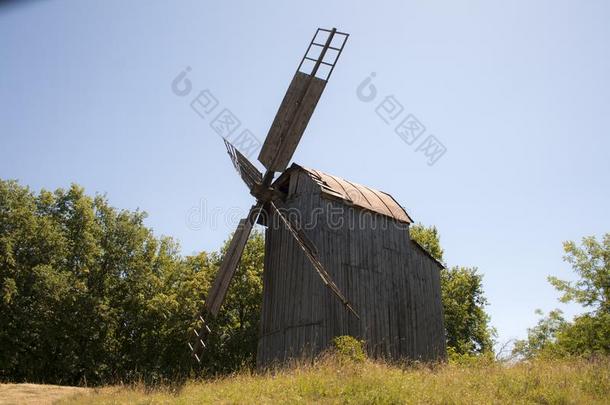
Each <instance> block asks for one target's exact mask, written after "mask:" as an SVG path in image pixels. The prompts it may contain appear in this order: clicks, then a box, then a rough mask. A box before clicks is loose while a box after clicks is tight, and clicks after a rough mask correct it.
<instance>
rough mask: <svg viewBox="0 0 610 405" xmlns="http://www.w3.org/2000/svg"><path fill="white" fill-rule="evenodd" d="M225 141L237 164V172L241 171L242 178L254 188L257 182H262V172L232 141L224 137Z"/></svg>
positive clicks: (228, 151) (233, 160)
mask: <svg viewBox="0 0 610 405" xmlns="http://www.w3.org/2000/svg"><path fill="white" fill-rule="evenodd" d="M223 139H224V138H223ZM224 141H225V146H226V147H227V153H228V154H229V156H230V157H231V161H232V162H233V166H235V169H236V170H237V173H239V176H240V177H241V179H242V180H243V181H244V183H246V185H247V186H248V189H249V190H252V188H253V187H254V185H255V184H260V183H261V182H262V180H263V175H262V173H261V172H260V171H259V170H258V169H257V168H256V166H254V165H253V164H252V162H250V161H249V160H248V158H246V157H245V156H244V155H242V154H241V153H240V152H239V150H237V149H236V148H235V146H233V144H231V142H229V141H227V140H226V139H224Z"/></svg>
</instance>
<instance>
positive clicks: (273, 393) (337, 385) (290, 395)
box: [61, 359, 610, 404]
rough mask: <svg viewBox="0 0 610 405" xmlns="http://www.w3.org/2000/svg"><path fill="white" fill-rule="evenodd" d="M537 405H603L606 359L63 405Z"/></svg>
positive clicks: (196, 387) (274, 382) (341, 373)
mask: <svg viewBox="0 0 610 405" xmlns="http://www.w3.org/2000/svg"><path fill="white" fill-rule="evenodd" d="M314 402H315V403H358V404H360V403H408V404H419V403H426V404H429V403H434V404H472V403H485V404H487V403H536V404H602V403H605V404H609V403H610V359H598V360H596V361H585V360H545V361H535V362H532V363H519V364H516V365H512V366H506V365H502V364H497V363H479V364H477V363H474V364H470V365H467V366H465V365H452V364H449V365H440V366H436V367H432V368H430V367H423V366H420V367H410V368H404V369H403V368H399V367H395V366H390V365H387V364H382V363H376V362H370V361H366V362H364V363H351V364H343V365H340V364H339V363H338V362H337V361H333V360H328V359H327V360H324V361H321V362H319V363H317V364H316V365H313V366H300V367H296V368H293V369H291V370H288V371H282V372H276V373H267V374H263V375H256V374H251V373H247V372H243V373H239V374H236V375H234V376H230V377H225V378H222V379H217V380H213V381H191V382H189V383H187V384H186V385H185V386H183V387H182V388H181V389H180V390H179V391H177V392H172V391H171V390H170V389H169V388H157V389H155V390H153V391H152V392H150V391H147V390H145V389H144V387H108V388H102V389H100V390H95V391H90V392H88V393H83V394H78V395H76V396H73V397H71V398H69V399H65V400H63V401H62V402H61V403H65V404H166V403H171V404H191V403H214V404H216V403H231V404H233V403H243V404H249V403H269V404H271V403H273V404H278V403H314Z"/></svg>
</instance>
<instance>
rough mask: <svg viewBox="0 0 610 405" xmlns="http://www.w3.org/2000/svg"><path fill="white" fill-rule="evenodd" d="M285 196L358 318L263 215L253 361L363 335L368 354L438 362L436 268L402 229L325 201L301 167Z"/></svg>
mask: <svg viewBox="0 0 610 405" xmlns="http://www.w3.org/2000/svg"><path fill="white" fill-rule="evenodd" d="M288 192H289V196H288V199H287V201H286V205H287V206H288V207H289V208H290V209H291V210H294V211H291V212H290V213H289V214H291V215H296V213H297V212H298V213H300V221H301V224H302V226H303V227H304V231H305V232H306V233H307V235H308V236H309V238H310V239H311V240H312V241H313V242H314V244H315V245H316V246H317V247H318V250H319V254H320V258H321V261H322V263H323V264H324V266H325V267H326V269H327V270H328V272H329V273H330V274H331V276H332V277H333V278H334V280H335V282H336V283H337V286H338V287H339V288H340V289H341V290H342V291H343V292H344V293H345V295H346V296H347V298H348V299H349V300H350V301H351V302H352V304H353V305H354V308H355V309H356V311H357V312H358V314H359V315H360V320H358V319H357V318H356V317H354V316H353V315H351V314H350V313H348V312H347V311H346V310H345V308H344V307H343V305H342V304H341V303H340V302H339V300H337V299H336V297H335V296H334V295H332V294H331V293H330V292H329V291H328V290H327V288H326V287H325V286H324V284H323V283H322V281H321V279H320V278H319V277H318V275H317V273H316V272H315V271H314V269H313V267H312V266H311V264H310V263H309V262H308V261H307V258H306V257H305V255H304V254H303V252H302V251H301V250H300V249H299V247H298V246H297V245H296V243H295V242H294V240H293V238H292V236H291V235H290V234H289V233H288V231H286V230H285V229H284V227H283V226H282V225H281V223H280V222H279V220H277V219H276V218H269V219H268V221H267V231H266V240H265V244H266V246H265V270H264V275H263V282H264V287H263V289H264V291H263V308H262V316H261V334H260V338H259V345H258V355H257V357H258V358H257V363H258V365H259V366H261V367H264V366H267V365H269V364H271V363H273V362H275V361H279V362H282V361H284V360H286V359H288V358H291V357H297V356H303V355H310V354H317V353H319V352H320V351H322V350H324V349H325V348H327V347H328V346H329V345H330V343H331V341H332V338H333V337H335V336H340V335H352V336H355V337H358V338H361V339H364V340H365V341H366V342H367V351H368V353H369V355H371V356H373V357H385V358H390V359H399V358H407V359H413V360H434V359H438V358H444V357H445V336H444V326H443V309H442V303H441V296H440V274H439V271H440V266H439V264H438V263H437V262H436V261H434V260H432V259H431V258H430V257H429V256H428V255H427V254H426V253H424V252H423V251H422V250H421V249H420V248H419V247H418V246H416V245H415V244H414V243H413V242H412V241H411V240H410V238H409V232H408V228H407V225H406V224H397V223H396V222H395V221H394V220H392V219H389V218H387V217H385V216H382V215H378V214H374V213H371V212H369V211H364V210H361V209H359V208H355V207H349V206H346V205H344V204H343V203H342V202H339V201H335V200H330V199H328V198H322V197H321V195H320V190H319V188H318V186H317V185H316V184H315V183H314V182H313V181H312V180H311V179H310V178H309V177H308V176H307V175H306V174H304V173H303V172H300V171H295V172H294V173H293V174H292V175H291V178H290V182H289V187H288Z"/></svg>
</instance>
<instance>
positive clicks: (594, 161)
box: [0, 0, 610, 341]
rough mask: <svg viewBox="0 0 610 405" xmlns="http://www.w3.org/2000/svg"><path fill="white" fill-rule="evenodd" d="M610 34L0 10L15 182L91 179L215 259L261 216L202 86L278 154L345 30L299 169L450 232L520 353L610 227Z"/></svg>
mask: <svg viewBox="0 0 610 405" xmlns="http://www.w3.org/2000/svg"><path fill="white" fill-rule="evenodd" d="M608 21H610V3H608V2H604V1H588V2H576V1H572V2H566V1H536V2H531V1H514V2H500V1H467V2H438V1H418V2H413V1H407V2H383V1H380V2H375V3H372V2H367V3H365V2H352V1H349V2H348V1H343V2H332V3H329V2H322V1H311V2H308V3H299V4H298V5H297V4H295V3H291V4H288V3H287V2H266V1H258V2H246V1H243V2H235V1H232V2H195V1H193V2H161V1H133V2H129V3H127V2H121V1H104V2H93V1H59V0H57V1H53V0H38V1H29V2H24V3H22V4H20V5H8V6H7V5H1V6H0V177H1V178H4V179H6V178H15V179H19V180H20V181H21V182H22V183H23V184H27V185H29V186H31V187H32V188H33V189H35V190H38V189H40V188H43V187H44V188H47V189H54V188H56V187H68V186H69V185H70V183H72V182H76V183H78V184H81V185H82V186H84V187H85V188H86V190H87V191H88V192H89V193H96V192H98V193H107V195H108V198H109V200H110V202H111V204H113V205H114V206H116V207H120V208H127V209H136V208H140V209H142V210H145V211H147V212H148V213H149V218H148V219H147V221H146V223H147V225H149V226H150V227H152V228H153V229H154V230H155V232H156V233H157V234H159V235H160V234H163V235H170V236H173V237H175V238H177V239H178V240H179V241H180V243H181V246H182V249H183V253H185V254H190V253H192V252H195V251H200V250H213V249H217V248H218V247H219V246H220V245H221V244H222V242H223V240H224V239H225V238H226V237H227V235H228V234H229V233H230V232H232V230H233V228H234V218H236V217H239V215H240V214H241V213H243V212H244V211H245V210H246V209H247V208H248V207H249V206H250V204H251V203H252V199H251V198H250V197H249V195H248V193H247V191H246V189H245V187H244V186H243V184H241V181H240V180H239V178H238V177H237V175H236V174H235V172H234V171H233V169H232V166H231V163H230V161H229V159H228V158H227V156H226V153H225V149H224V145H223V143H222V141H221V140H220V138H219V137H218V135H216V133H215V132H214V131H213V130H212V128H211V127H210V123H211V121H212V118H213V116H210V117H204V118H202V117H200V116H199V115H198V114H196V113H195V112H194V111H193V109H191V107H190V103H191V101H192V100H193V99H194V98H195V97H196V96H197V94H199V92H200V91H203V90H205V89H208V90H209V92H210V93H211V94H213V95H214V97H215V98H216V99H217V100H218V102H219V106H218V110H216V111H215V112H218V111H219V110H220V109H221V108H228V109H230V111H231V112H232V113H233V114H234V115H235V116H236V117H238V119H239V120H240V121H241V127H240V130H241V129H246V128H247V129H249V130H250V131H251V132H252V133H253V134H254V135H255V136H256V137H258V138H259V139H261V140H262V139H264V136H265V135H266V133H267V130H268V128H269V126H270V124H271V120H272V118H273V116H274V114H275V112H276V110H277V107H278V105H279V103H280V101H281V99H282V97H283V95H284V92H285V90H286V88H287V86H288V83H289V81H290V79H291V77H292V75H293V73H294V70H295V69H296V66H297V64H298V62H299V60H300V58H301V56H302V54H303V52H304V50H305V48H306V45H307V44H308V42H309V40H310V38H311V36H312V34H313V32H314V31H315V28H317V27H333V26H336V27H338V28H339V29H340V30H342V31H346V32H349V33H350V34H351V36H350V38H349V41H348V43H347V45H346V48H345V51H344V53H343V55H342V56H341V59H340V61H339V63H338V65H337V67H336V69H335V71H334V73H333V77H332V78H331V80H330V82H329V84H328V86H327V88H326V91H325V93H324V94H323V96H322V99H321V101H320V104H319V106H318V108H317V110H316V112H315V114H314V116H313V118H312V120H311V122H310V125H309V127H308V129H307V131H306V132H305V135H304V137H303V140H302V142H301V144H300V145H299V148H298V149H297V152H296V154H295V156H294V161H295V162H298V163H300V164H303V165H305V166H308V167H312V168H316V169H319V170H322V171H326V172H328V173H331V174H335V175H338V176H340V177H344V178H347V179H349V180H352V181H355V182H358V183H361V184H366V185H368V186H371V187H374V188H378V189H380V190H384V191H386V192H389V193H391V194H392V195H393V196H394V197H395V198H396V199H397V200H398V201H399V202H400V203H401V204H402V205H403V206H405V207H406V209H407V211H408V212H409V214H410V215H411V216H412V217H413V218H414V219H415V220H416V221H419V222H422V223H424V224H427V225H436V226H437V227H438V229H439V231H440V234H441V238H442V239H441V241H442V245H443V247H444V249H445V257H446V261H447V262H448V263H449V264H450V265H467V266H477V267H478V268H479V269H480V271H481V272H482V273H483V274H484V285H485V291H486V295H487V296H488V298H489V301H490V303H491V305H490V306H489V308H488V310H489V312H490V314H491V316H492V323H493V325H494V326H496V327H497V329H498V331H499V340H500V341H506V340H508V339H510V338H514V337H523V336H524V334H525V331H526V328H527V327H528V326H532V325H533V324H534V323H535V321H536V319H537V316H536V315H535V314H534V309H535V308H542V309H543V310H545V311H546V310H549V309H552V308H555V307H560V308H563V309H564V310H565V311H566V312H567V313H568V315H573V314H575V313H578V312H579V311H580V310H581V309H580V308H578V307H576V306H566V305H562V304H559V303H558V302H557V300H556V298H557V296H558V295H557V293H555V291H554V290H553V289H552V287H551V286H550V285H549V284H548V283H547V281H546V276H547V275H549V274H553V275H557V276H559V277H563V278H570V277H571V270H570V268H569V266H568V265H566V264H565V263H563V262H562V259H561V257H562V245H561V243H562V241H565V240H579V239H580V238H581V237H583V236H586V235H597V236H601V235H602V234H603V233H604V232H608V231H610V218H609V215H608V211H609V210H608V205H609V204H608V200H609V198H608V197H609V194H610V191H609V190H610V180H609V176H608V174H609V172H610V170H609V169H610V159H609V157H610V156H609V150H610V137H609V135H610V134H609V130H608V129H609V127H610V125H609V124H610V123H609V120H610V75H609V74H608V72H610V46H609V42H610V41H609V39H610V24H608ZM187 66H188V67H190V68H191V71H190V72H189V74H188V79H189V80H190V81H191V84H192V91H191V93H190V94H189V95H187V96H184V97H180V96H177V95H176V94H174V92H172V87H171V83H172V81H173V80H174V78H175V77H176V76H177V75H178V74H179V73H180V72H181V71H182V70H183V69H185V68H186V67H187ZM372 72H374V73H375V78H374V79H373V82H372V83H373V85H374V86H375V88H376V89H377V90H378V95H377V98H376V99H375V100H373V101H372V102H368V103H367V102H363V101H361V100H360V99H359V98H358V97H357V92H356V89H357V87H358V86H359V84H360V83H361V82H362V81H363V80H364V79H365V78H367V77H368V76H369V75H370V74H371V73H372ZM386 96H394V98H395V100H397V101H398V102H400V104H401V105H402V106H403V107H404V112H403V115H401V117H402V116H405V115H407V114H412V115H413V116H415V117H417V119H418V120H419V121H420V122H421V123H422V124H423V125H424V126H425V127H426V132H425V134H424V135H423V136H422V138H421V139H423V138H424V137H426V136H428V135H431V134H432V135H434V136H436V138H437V139H438V140H439V141H440V142H441V143H442V144H443V145H444V147H445V148H446V150H447V151H446V153H445V154H444V155H443V156H442V157H441V158H440V159H439V160H438V161H437V162H436V163H435V164H434V165H432V166H430V165H428V164H427V162H428V161H427V158H426V156H424V154H423V153H422V152H421V151H416V149H417V143H415V144H414V145H408V144H406V143H405V142H404V141H403V140H402V139H401V138H400V137H399V136H398V135H396V133H394V125H391V124H386V123H384V122H383V121H382V120H381V119H380V117H379V116H378V115H377V114H376V112H375V109H376V107H377V105H378V104H379V103H380V102H381V101H382V100H383V99H384V98H385V97H386ZM401 117H400V118H401ZM215 209H216V210H217V211H222V212H223V214H224V215H223V216H221V217H220V218H219V219H218V221H217V223H216V224H213V223H210V221H202V220H201V218H203V216H200V217H201V218H199V220H197V219H196V218H197V215H194V216H193V213H195V214H197V213H198V212H203V211H202V210H206V211H205V212H214V210H215ZM188 218H191V219H190V220H188ZM193 218H195V220H193Z"/></svg>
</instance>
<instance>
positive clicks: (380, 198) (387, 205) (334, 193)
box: [278, 164, 413, 224]
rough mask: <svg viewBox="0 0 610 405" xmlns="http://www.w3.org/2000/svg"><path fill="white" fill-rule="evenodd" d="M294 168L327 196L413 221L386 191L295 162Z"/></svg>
mask: <svg viewBox="0 0 610 405" xmlns="http://www.w3.org/2000/svg"><path fill="white" fill-rule="evenodd" d="M295 169H300V170H302V171H303V172H304V173H306V174H307V175H309V177H310V178H311V179H312V180H313V181H314V182H316V183H317V184H318V185H319V186H320V190H321V191H322V193H323V194H324V195H325V196H327V197H331V198H337V199H340V200H342V201H343V202H345V203H348V204H350V205H355V206H357V207H359V208H363V209H365V210H369V211H372V212H375V213H378V214H381V215H385V216H387V217H390V218H392V219H395V220H396V221H399V222H403V223H407V224H410V223H413V220H412V219H411V217H409V214H407V211H405V209H404V208H403V207H402V206H401V205H400V204H398V202H397V201H396V200H395V199H394V197H392V196H391V195H390V194H388V193H385V192H383V191H379V190H374V189H372V188H370V187H367V186H363V185H361V184H357V183H354V182H352V181H349V180H345V179H342V178H341V177H337V176H333V175H330V174H326V173H323V172H321V171H319V170H315V169H309V168H306V167H303V166H300V165H297V164H292V166H291V167H290V169H289V170H295ZM278 180H279V179H278Z"/></svg>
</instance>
